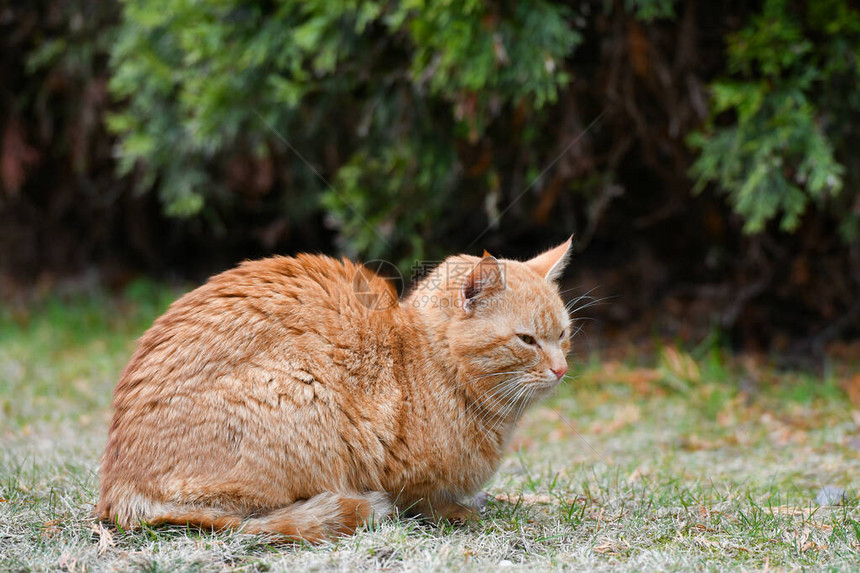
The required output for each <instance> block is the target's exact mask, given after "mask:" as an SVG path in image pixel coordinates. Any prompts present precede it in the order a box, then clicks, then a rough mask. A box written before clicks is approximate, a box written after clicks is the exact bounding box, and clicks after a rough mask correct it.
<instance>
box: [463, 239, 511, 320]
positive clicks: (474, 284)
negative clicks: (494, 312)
mask: <svg viewBox="0 0 860 573" xmlns="http://www.w3.org/2000/svg"><path fill="white" fill-rule="evenodd" d="M504 288H505V277H504V276H503V274H502V266H501V265H500V264H499V261H498V260H496V257H494V256H492V255H490V254H487V253H485V254H484V258H482V259H481V260H480V261H479V262H478V264H477V265H475V266H474V267H473V268H472V270H471V271H469V274H468V275H466V278H465V279H463V286H462V287H460V302H461V304H462V308H463V310H465V311H466V314H472V312H474V310H475V307H476V306H478V304H479V303H480V301H482V300H486V299H487V298H488V297H490V296H492V295H494V294H496V293H497V292H499V291H501V290H504Z"/></svg>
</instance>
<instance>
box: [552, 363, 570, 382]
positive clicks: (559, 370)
mask: <svg viewBox="0 0 860 573" xmlns="http://www.w3.org/2000/svg"><path fill="white" fill-rule="evenodd" d="M552 373H553V374H555V377H556V378H558V379H559V380H561V379H562V377H563V376H564V375H565V374H566V373H567V364H565V365H564V366H561V367H559V368H553V369H552Z"/></svg>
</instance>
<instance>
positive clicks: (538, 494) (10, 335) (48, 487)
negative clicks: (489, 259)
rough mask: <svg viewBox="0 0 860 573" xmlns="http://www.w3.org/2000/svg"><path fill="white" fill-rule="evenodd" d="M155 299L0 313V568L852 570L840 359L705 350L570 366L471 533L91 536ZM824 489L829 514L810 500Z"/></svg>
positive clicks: (850, 438) (417, 526)
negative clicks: (801, 368) (110, 449)
mask: <svg viewBox="0 0 860 573" xmlns="http://www.w3.org/2000/svg"><path fill="white" fill-rule="evenodd" d="M170 296H171V295H170V293H169V292H166V291H164V290H163V289H159V288H154V287H148V286H146V285H138V287H136V290H133V291H132V292H131V293H130V296H129V297H127V298H126V299H124V300H123V301H116V300H108V299H105V298H99V297H96V298H93V299H89V300H79V301H76V302H74V304H70V305H59V304H56V303H53V304H48V305H46V306H44V307H40V308H39V309H33V310H31V311H29V313H27V314H24V313H20V312H19V313H17V314H12V313H10V312H6V313H5V314H4V315H2V317H0V416H2V417H0V436H2V442H0V498H2V501H0V570H2V571H31V570H32V571H48V570H50V571H54V570H58V569H60V570H64V571H103V570H108V571H112V570H122V571H128V570H134V571H138V570H139V571H160V570H164V571H217V570H231V571H233V570H235V571H269V570H271V571H279V570H285V571H286V570H290V571H292V570H304V569H309V570H325V571H338V570H343V571H354V570H357V569H385V570H392V571H411V570H416V571H417V570H421V571H426V570H450V569H453V570H460V569H465V570H474V571H489V570H492V571H494V572H498V571H499V570H500V569H504V570H541V571H543V570H562V569H564V570H589V571H590V570H618V569H624V570H643V571H661V570H691V569H695V570H715V571H716V570H738V569H743V570H766V569H767V570H777V569H784V570H792V569H801V568H802V569H810V570H813V569H826V570H854V569H856V564H857V562H858V552H860V507H858V500H857V488H858V477H857V476H860V437H858V425H860V411H857V410H852V404H851V402H850V401H849V399H848V397H847V396H848V394H851V395H853V393H855V392H856V390H857V388H855V387H854V386H855V385H857V386H860V376H857V374H856V373H857V371H858V370H857V369H858V365H857V364H847V363H845V362H842V363H840V364H838V365H834V366H833V367H832V368H831V372H829V373H827V374H826V375H824V376H819V377H815V376H811V375H806V374H802V373H784V372H783V373H780V372H776V371H774V370H773V369H771V368H769V367H768V366H767V365H766V364H764V363H761V362H756V361H753V360H746V361H735V360H730V359H728V358H727V357H725V356H724V355H723V354H722V353H721V352H720V351H719V349H715V348H713V347H710V346H708V345H705V346H703V348H701V349H698V350H695V351H693V352H692V354H685V353H683V352H680V351H678V350H676V349H674V348H672V347H667V348H664V349H663V350H661V351H660V352H659V356H658V357H657V358H656V359H655V358H652V359H650V360H646V361H644V362H643V364H644V365H639V364H636V363H635V362H634V361H632V360H631V361H628V362H626V363H625V362H610V363H600V362H598V361H594V362H593V363H590V364H585V365H580V366H578V367H577V368H576V371H577V372H576V377H575V378H573V379H572V380H570V381H569V383H568V384H567V386H566V387H565V388H564V389H563V390H562V391H561V392H560V393H559V395H558V396H556V397H554V398H553V399H552V400H550V401H548V402H547V403H545V404H543V405H541V406H539V407H537V408H536V409H534V410H533V411H532V412H530V413H529V414H528V415H527V417H526V419H525V420H524V422H523V424H522V426H521V427H520V429H519V431H518V432H517V437H516V439H515V441H514V444H513V447H512V450H511V453H510V455H509V456H508V458H507V459H506V460H505V462H504V463H503V465H502V468H501V470H500V471H499V473H498V475H497V476H496V477H495V478H494V479H493V480H492V481H491V482H490V483H489V484H487V490H488V491H489V492H490V493H491V494H492V496H493V497H492V498H491V501H490V502H489V503H488V505H487V508H486V511H485V514H484V516H483V520H482V521H481V522H480V523H477V524H473V525H470V526H467V527H461V528H457V527H449V526H442V527H434V526H429V525H426V524H422V523H419V522H415V521H410V520H390V521H386V522H383V523H380V524H378V525H377V526H376V527H374V528H372V529H371V530H368V531H364V532H361V533H359V534H358V535H356V536H354V537H350V538H345V539H342V540H339V541H337V542H334V543H331V544H327V545H322V546H318V547H306V546H290V547H283V546H281V547H278V546H272V545H270V544H269V543H267V542H266V539H264V538H261V537H257V536H249V535H240V534H235V533H224V534H211V533H201V532H195V531H188V530H185V529H182V528H173V529H171V528H161V529H145V530H143V531H137V532H122V531H117V530H110V529H106V528H104V527H103V526H101V525H100V524H98V523H95V522H93V521H92V520H90V518H89V512H90V511H91V509H92V506H93V503H94V501H95V499H96V491H97V478H96V474H95V471H96V467H97V464H98V457H99V454H100V451H101V448H102V446H103V444H104V440H105V434H106V428H107V422H108V416H109V403H110V392H111V389H112V387H113V385H114V383H115V381H116V378H117V376H118V374H119V371H120V369H121V368H122V366H123V364H124V361H125V360H126V359H127V358H128V356H129V354H130V352H131V348H132V344H133V339H134V337H135V336H137V335H139V334H140V332H142V330H143V329H144V328H145V327H146V326H147V325H148V323H149V322H150V321H151V320H152V318H153V317H154V316H155V315H157V314H158V313H159V312H160V311H161V310H162V309H163V308H164V306H165V305H166V304H167V302H168V300H169V298H170ZM854 407H855V408H856V406H854ZM825 486H831V487H833V488H837V489H838V490H840V493H841V490H844V497H843V498H841V499H840V496H839V495H835V496H831V497H832V499H831V500H830V501H835V502H837V505H833V506H826V505H825V506H821V505H819V504H818V503H816V496H818V495H819V493H820V492H821V490H822V488H824V487H825ZM834 491H836V490H834Z"/></svg>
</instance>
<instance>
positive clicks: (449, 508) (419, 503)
mask: <svg viewBox="0 0 860 573" xmlns="http://www.w3.org/2000/svg"><path fill="white" fill-rule="evenodd" d="M404 512H405V513H406V514H407V515H410V516H416V517H423V518H425V519H428V520H430V521H435V522H439V521H447V522H448V523H453V524H457V525H463V524H466V523H469V522H473V521H477V520H478V519H480V517H481V514H480V511H479V510H478V509H477V508H476V507H474V506H472V505H470V504H467V503H461V502H459V501H457V500H455V499H453V498H452V497H450V496H447V495H444V496H434V497H432V498H429V499H428V498H422V499H419V500H416V501H413V502H412V503H410V504H408V506H406V507H404Z"/></svg>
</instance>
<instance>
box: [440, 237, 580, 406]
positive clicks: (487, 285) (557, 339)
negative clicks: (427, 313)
mask: <svg viewBox="0 0 860 573" xmlns="http://www.w3.org/2000/svg"><path fill="white" fill-rule="evenodd" d="M569 248H570V241H568V242H567V243H565V244H563V245H561V246H559V247H557V248H556V249H553V250H551V251H547V253H544V254H543V255H541V256H539V257H536V258H535V259H532V260H531V261H527V262H525V263H522V262H517V261H508V260H497V259H495V258H493V257H491V256H489V255H485V256H484V257H483V258H478V257H469V256H458V257H452V258H451V259H449V260H448V261H446V264H447V269H445V272H446V273H448V275H449V276H448V277H446V278H447V282H448V283H449V284H451V283H454V284H457V281H460V283H461V284H462V286H461V287H460V289H459V291H458V292H457V293H456V296H455V297H454V298H453V299H452V300H453V302H454V304H453V306H454V308H452V309H451V311H450V313H448V320H447V322H448V324H447V328H446V331H447V337H446V338H447V343H448V345H449V349H450V351H451V353H452V354H453V355H454V356H455V358H456V360H457V366H458V369H459V371H460V373H461V380H465V381H466V382H465V384H467V385H468V386H469V389H470V391H471V392H472V393H473V394H474V395H475V396H476V397H479V398H480V399H481V400H482V401H484V402H485V407H487V408H489V409H493V410H495V411H497V413H499V414H500V415H505V416H507V415H514V416H516V415H518V414H519V413H520V412H521V410H522V407H524V404H527V403H529V402H531V401H532V400H534V399H535V398H538V397H540V396H542V395H543V394H545V393H546V392H547V391H548V390H550V389H552V388H554V387H555V386H556V385H557V384H558V383H559V382H560V381H561V379H562V377H563V376H564V374H565V372H566V371H567V353H568V351H569V350H570V335H571V321H570V318H569V316H568V313H567V310H566V308H565V305H564V302H563V301H562V299H561V296H560V295H559V292H558V287H557V285H556V283H555V280H556V279H557V278H558V276H559V275H560V274H561V272H562V270H563V267H564V264H565V261H566V257H567V253H568V250H569ZM458 267H459V268H460V269H463V268H465V269H468V271H467V272H466V273H461V274H460V277H462V278H460V277H455V276H451V275H452V274H453V273H454V272H456V269H457V268H458Z"/></svg>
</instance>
